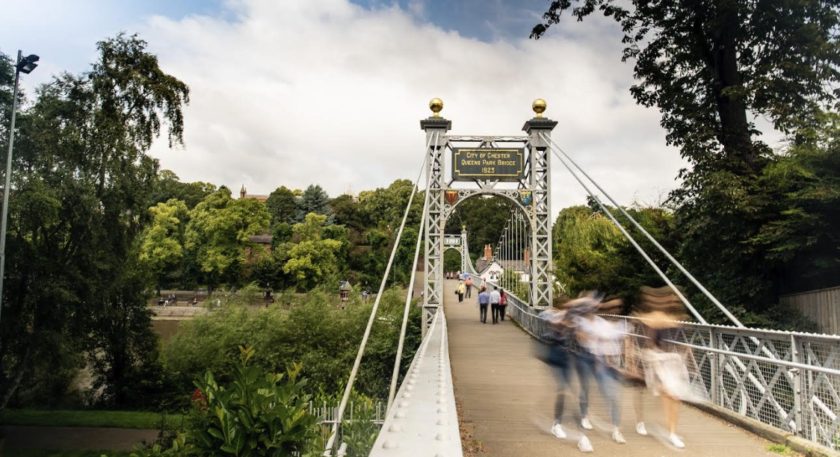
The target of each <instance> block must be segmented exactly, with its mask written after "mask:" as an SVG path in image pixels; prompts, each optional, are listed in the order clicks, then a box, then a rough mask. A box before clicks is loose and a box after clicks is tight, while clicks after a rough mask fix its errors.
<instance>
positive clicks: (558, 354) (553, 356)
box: [539, 308, 593, 452]
mask: <svg viewBox="0 0 840 457" xmlns="http://www.w3.org/2000/svg"><path fill="white" fill-rule="evenodd" d="M539 317H540V318H542V319H544V320H545V321H546V322H547V323H548V326H547V327H548V329H547V331H546V333H544V334H543V335H542V340H543V341H545V342H546V344H545V346H542V345H541V346H539V348H540V350H543V351H545V353H544V356H543V357H542V359H543V361H544V362H546V363H547V364H548V365H549V366H550V367H551V371H552V374H554V379H555V381H556V383H557V384H556V395H555V399H554V423H553V424H552V426H551V434H552V435H554V436H555V437H557V438H559V439H566V438H569V433H567V432H566V430H564V429H563V411H564V409H565V403H566V393H567V392H569V391H570V389H571V377H572V366H573V356H572V352H571V347H570V345H571V343H572V340H573V339H574V334H573V329H572V327H571V322H570V320H569V319H568V318H569V317H570V316H569V315H567V314H566V312H564V311H561V310H558V309H555V308H548V309H546V310H545V311H543V312H541V313H540V315H539ZM577 447H578V449H579V450H580V451H582V452H592V451H593V448H592V442H591V441H590V440H589V438H588V437H587V436H586V434H583V433H581V436H580V439H578V442H577Z"/></svg>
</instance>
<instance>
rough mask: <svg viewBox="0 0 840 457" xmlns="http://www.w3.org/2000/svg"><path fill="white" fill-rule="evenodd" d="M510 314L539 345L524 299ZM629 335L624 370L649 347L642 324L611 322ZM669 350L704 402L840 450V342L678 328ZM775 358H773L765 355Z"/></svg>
mask: <svg viewBox="0 0 840 457" xmlns="http://www.w3.org/2000/svg"><path fill="white" fill-rule="evenodd" d="M508 304H509V305H511V306H509V307H508V313H509V314H510V315H511V317H512V318H513V319H514V320H515V321H516V322H517V323H518V324H519V325H520V326H521V327H522V328H523V329H524V330H525V331H526V332H528V333H529V334H531V335H532V336H533V337H535V338H538V339H539V338H540V337H541V336H542V335H544V334H545V333H546V331H547V330H548V328H547V326H546V323H545V321H543V320H542V319H540V318H539V317H538V316H537V313H536V312H535V310H534V309H533V308H531V307H529V306H528V304H527V303H525V302H524V301H523V300H521V299H520V298H519V297H516V296H515V295H513V294H509V295H508ZM612 318H614V319H622V320H624V321H626V322H627V325H628V328H629V329H630V332H629V337H628V339H627V343H628V344H626V345H625V356H624V358H623V360H622V362H621V363H622V365H623V367H624V368H626V364H627V363H640V362H639V357H634V355H635V353H637V352H638V350H639V348H640V345H641V344H643V339H644V337H643V336H641V335H642V333H643V332H641V331H640V329H639V326H640V325H641V323H640V321H639V320H638V319H635V318H632V317H627V316H612ZM680 325H681V327H680V329H679V330H678V331H677V332H675V335H674V337H673V339H672V340H670V343H671V344H673V345H674V347H675V348H677V349H680V350H681V351H682V352H683V354H684V356H685V360H686V363H687V365H688V368H689V374H690V378H691V382H692V385H693V386H694V388H695V392H697V393H699V394H700V395H701V396H702V397H704V398H705V399H706V401H708V402H711V403H713V404H715V405H718V406H721V407H723V408H726V409H729V410H731V411H734V412H736V413H739V414H742V415H744V416H747V417H750V418H753V419H756V420H759V421H761V422H763V423H765V424H768V425H772V426H774V427H777V428H780V429H782V430H785V431H788V432H790V433H793V434H795V435H797V436H800V437H802V438H805V439H808V440H810V441H813V442H814V443H817V444H820V445H822V446H826V447H828V448H831V449H835V450H840V335H820V334H812V333H797V332H783V331H777V330H763V329H747V328H739V327H730V326H724V325H709V324H698V323H693V322H682V323H680ZM768 353H769V354H770V356H768V355H767V354H768Z"/></svg>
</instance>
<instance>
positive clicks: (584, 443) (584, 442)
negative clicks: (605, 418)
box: [578, 435, 594, 452]
mask: <svg viewBox="0 0 840 457" xmlns="http://www.w3.org/2000/svg"><path fill="white" fill-rule="evenodd" d="M578 449H579V450H580V452H592V451H594V449H592V443H591V442H590V441H589V438H587V437H586V435H583V436H581V437H580V441H578Z"/></svg>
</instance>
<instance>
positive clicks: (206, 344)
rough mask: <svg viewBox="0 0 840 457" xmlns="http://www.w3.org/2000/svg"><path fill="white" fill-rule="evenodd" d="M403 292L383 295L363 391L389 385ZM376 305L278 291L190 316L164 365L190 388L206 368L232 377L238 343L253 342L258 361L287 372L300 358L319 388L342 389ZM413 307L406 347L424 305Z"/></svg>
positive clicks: (411, 344)
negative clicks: (264, 299)
mask: <svg viewBox="0 0 840 457" xmlns="http://www.w3.org/2000/svg"><path fill="white" fill-rule="evenodd" d="M403 298H404V295H403V293H402V291H399V290H391V291H387V293H386V295H385V296H384V297H383V300H382V303H381V305H380V311H379V312H380V319H378V320H377V321H376V322H375V323H374V328H373V331H372V333H371V337H370V340H369V342H368V349H367V352H366V354H365V360H364V363H363V364H362V369H361V371H360V373H359V377H358V380H357V383H356V386H357V387H358V388H359V389H360V390H359V392H360V393H362V394H366V395H370V396H373V397H377V398H383V397H384V396H385V395H386V393H387V391H388V383H389V381H390V376H391V370H392V368H393V363H394V354H395V352H396V341H397V336H398V334H399V325H398V322H400V321H401V319H402V309H403ZM277 305H280V306H277ZM371 306H372V304H370V303H362V302H361V300H360V299H359V298H357V297H354V298H353V299H352V300H351V301H350V302H349V303H348V304H347V305H346V308H345V309H341V308H340V307H339V300H338V294H337V293H336V292H334V291H333V290H330V291H329V292H326V291H325V290H322V289H321V290H319V289H316V290H314V291H310V292H309V293H308V294H306V295H304V296H295V295H289V296H281V297H278V300H277V304H276V305H274V306H270V307H268V308H259V309H253V308H247V307H242V306H225V307H222V308H221V309H219V310H217V311H215V312H213V313H211V314H208V315H206V316H201V317H197V318H195V319H193V320H192V321H189V322H185V323H184V325H183V326H182V327H181V330H180V331H179V332H178V334H176V335H175V336H174V337H173V338H172V340H170V342H169V343H168V344H167V345H166V346H165V347H164V350H163V359H164V364H165V366H166V368H167V370H169V371H171V372H172V373H173V375H174V376H175V377H176V379H177V385H178V386H181V392H182V395H186V393H187V392H188V390H187V387H188V386H189V385H190V383H191V380H192V379H194V378H195V377H198V376H200V375H201V374H202V373H203V372H204V371H205V370H210V371H212V372H213V373H214V374H215V376H216V379H219V380H229V379H231V377H232V373H233V369H234V365H233V362H234V361H235V360H237V357H238V347H239V346H240V345H249V346H253V347H254V349H255V350H256V355H255V356H254V358H253V363H254V364H256V365H259V366H261V367H263V368H264V369H267V370H272V371H286V370H287V369H289V368H291V366H292V365H291V364H292V363H293V362H295V361H297V362H300V363H302V365H303V371H302V373H301V374H302V375H303V376H304V377H306V378H307V379H309V382H310V386H311V387H312V390H313V391H323V392H329V393H331V392H339V391H340V390H341V389H342V388H343V383H344V382H345V381H346V379H347V375H348V374H349V373H350V367H351V366H352V364H353V359H354V358H355V355H356V349H357V348H358V342H359V341H360V340H361V336H362V333H363V331H364V326H365V324H366V323H367V319H368V316H369V315H370V309H371ZM411 313H412V314H411V316H410V317H409V323H410V325H409V332H408V335H407V337H406V343H405V347H406V348H415V347H417V345H418V343H419V341H420V329H419V325H418V324H419V309H417V307H412V311H411ZM412 356H413V353H412V352H411V351H406V353H405V354H404V355H403V360H402V366H403V367H407V366H408V365H409V364H410V361H411V357H412Z"/></svg>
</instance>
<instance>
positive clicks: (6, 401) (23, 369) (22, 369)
mask: <svg viewBox="0 0 840 457" xmlns="http://www.w3.org/2000/svg"><path fill="white" fill-rule="evenodd" d="M31 356H32V346H31V345H27V346H26V352H25V353H24V354H23V359H21V362H20V365H19V366H18V372H17V374H16V375H15V378H14V380H13V381H12V383H11V385H9V390H7V391H6V393H5V395H3V399H2V403H0V410H4V409H6V406H7V405H8V404H9V401H10V400H11V399H12V397H13V396H14V395H15V392H17V390H18V387H20V382H21V380H22V379H23V373H24V372H26V365H28V364H29V359H30V357H31Z"/></svg>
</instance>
